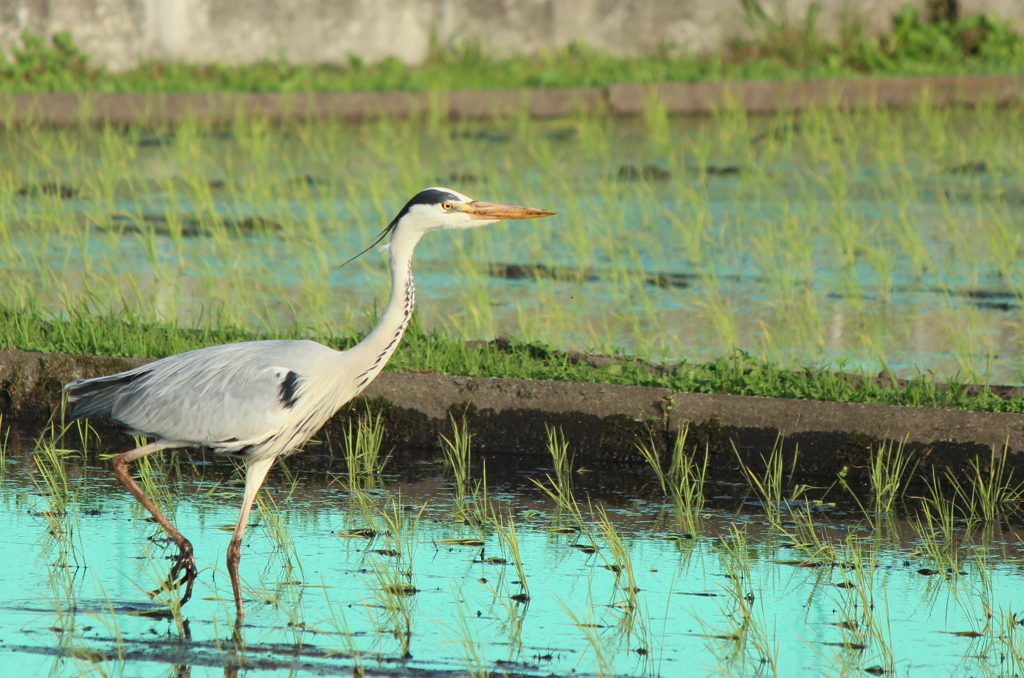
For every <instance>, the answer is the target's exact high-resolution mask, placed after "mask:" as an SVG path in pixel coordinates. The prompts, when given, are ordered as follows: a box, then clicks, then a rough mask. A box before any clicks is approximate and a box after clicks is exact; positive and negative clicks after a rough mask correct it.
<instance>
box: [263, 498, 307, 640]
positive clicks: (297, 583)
mask: <svg viewBox="0 0 1024 678" xmlns="http://www.w3.org/2000/svg"><path fill="white" fill-rule="evenodd" d="M256 507H257V510H258V512H259V513H258V515H259V519H258V520H259V524H260V526H261V527H262V528H263V533H264V534H265V535H266V536H267V537H268V538H269V540H270V542H271V544H273V550H272V551H271V557H270V558H268V559H267V561H266V564H265V565H264V570H263V572H262V574H261V576H260V585H259V587H258V589H257V590H258V591H259V593H258V594H257V596H256V597H257V600H263V601H264V602H265V603H266V604H268V605H272V606H273V607H274V609H276V610H278V611H280V612H282V613H283V614H284V616H285V618H286V619H287V620H288V623H287V626H288V628H290V629H292V631H293V634H294V641H295V644H296V645H297V646H301V645H302V635H301V633H302V629H303V628H304V626H305V625H304V624H303V619H302V615H303V605H302V593H303V590H304V587H305V585H306V582H305V579H306V576H305V573H304V572H303V569H302V563H301V561H300V560H299V554H298V549H296V547H295V540H294V539H293V538H292V535H291V532H290V530H289V529H288V524H287V522H286V520H285V519H284V517H283V516H282V514H281V510H280V508H279V507H278V505H277V502H276V501H274V498H273V496H272V495H271V494H270V493H269V492H260V493H259V494H257V495H256Z"/></svg>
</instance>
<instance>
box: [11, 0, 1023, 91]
mask: <svg viewBox="0 0 1024 678" xmlns="http://www.w3.org/2000/svg"><path fill="white" fill-rule="evenodd" d="M742 5H743V7H744V10H745V12H744V16H745V17H746V21H747V24H748V28H749V33H750V34H751V35H754V36H756V38H754V39H750V40H735V41H733V42H731V43H730V44H729V45H728V46H727V47H726V48H725V49H724V50H722V51H721V52H720V53H717V54H712V55H702V56H696V55H690V54H686V53H684V52H683V51H682V50H681V49H679V48H678V47H676V46H673V45H667V44H666V45H663V46H661V47H660V48H659V49H657V50H655V51H654V52H652V53H651V54H648V55H646V56H642V57H624V56H614V55H611V54H606V53H602V52H599V51H596V50H593V49H590V48H588V47H587V46H586V45H584V44H574V45H571V46H569V47H566V48H564V49H560V50H557V51H542V52H540V53H537V54H533V55H524V56H516V57H509V58H497V57H495V56H493V55H491V54H489V53H488V52H487V51H486V50H485V49H483V47H482V46H481V44H480V43H479V42H468V43H464V44H458V45H454V44H445V43H442V42H440V41H438V40H435V41H434V42H433V45H432V48H431V50H430V55H429V57H428V58H427V60H426V61H425V62H424V63H423V64H421V65H418V66H408V65H406V64H404V63H402V62H401V61H399V60H398V59H394V58H390V59H385V60H383V61H380V62H376V63H366V62H364V61H363V60H361V59H359V58H358V57H356V56H355V55H352V56H350V57H349V58H348V62H347V63H340V64H338V63H336V64H324V65H316V66H303V65H295V64H289V63H287V62H285V61H262V62H259V63H255V64H248V65H240V66H229V65H224V64H210V65H199V64H189V63H164V62H147V63H143V64H140V65H139V66H138V67H136V68H134V69H132V70H130V71H127V72H123V73H112V72H110V71H108V70H106V69H105V68H104V67H102V66H94V65H92V64H91V63H90V59H89V56H88V55H86V54H84V53H83V52H82V51H81V50H79V49H78V48H77V47H76V46H75V44H74V42H73V41H72V39H71V36H70V34H69V33H59V34H57V35H54V36H53V38H52V40H51V41H49V42H47V41H46V40H45V39H43V38H41V37H39V36H37V35H33V34H32V33H31V32H28V31H26V32H24V33H23V34H22V45H21V46H20V47H15V48H13V49H12V51H11V54H10V55H9V56H7V57H4V56H3V55H0V91H5V92H47V91H65V92H68V91H103V92H182V91H189V92H197V91H254V92H259V91H283V92H307V91H365V90H442V91H444V90H454V89H472V88H506V87H596V86H603V85H608V84H611V83H616V82H649V83H653V82H663V81H696V80H764V79H768V80H786V79H820V78H849V77H858V76H865V75H868V76H870V75H940V74H985V73H1020V72H1024V40H1022V38H1021V36H1020V35H1019V34H1018V33H1017V32H1015V31H1014V29H1013V27H1012V26H1011V25H1010V24H1009V23H1007V22H1006V21H1003V20H1001V19H998V18H996V17H994V16H991V15H972V16H964V17H959V18H956V19H952V20H951V19H947V18H941V17H940V18H937V19H934V20H931V21H928V20H925V19H924V18H923V17H922V15H921V13H920V12H919V10H917V9H916V8H913V7H910V6H905V7H904V8H903V9H902V10H901V11H900V12H899V13H898V14H897V15H896V16H895V17H894V18H893V27H892V30H891V31H890V32H889V33H887V34H885V35H883V36H881V37H880V38H869V37H867V36H866V34H865V31H864V27H863V23H862V22H860V21H858V20H856V19H855V18H852V17H851V18H850V19H848V20H847V21H846V22H844V25H843V27H842V30H841V32H840V36H839V38H838V40H835V41H824V40H821V39H819V37H818V36H817V33H818V31H817V28H816V23H817V12H816V9H815V8H816V7H817V5H814V4H812V6H811V9H810V10H809V11H808V13H807V15H806V18H805V20H804V21H803V23H802V24H799V25H794V24H791V23H789V22H788V21H786V20H785V19H779V18H777V17H775V16H773V15H770V14H769V13H768V12H766V11H765V10H764V8H763V4H762V2H760V0H742Z"/></svg>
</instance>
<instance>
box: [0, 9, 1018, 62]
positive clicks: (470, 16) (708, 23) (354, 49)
mask: <svg viewBox="0 0 1024 678" xmlns="http://www.w3.org/2000/svg"><path fill="white" fill-rule="evenodd" d="M812 1H813V0H762V2H763V5H764V6H765V7H766V8H768V9H769V10H770V11H771V12H772V13H773V14H775V15H777V16H783V17H785V18H786V19H787V20H788V21H789V22H791V23H795V24H798V23H800V22H801V21H802V19H803V17H804V16H805V15H806V12H807V7H808V6H809V5H811V4H812ZM929 1H930V0H818V4H819V6H820V8H821V13H820V16H819V18H818V22H817V26H818V28H819V32H820V33H821V34H822V35H825V36H835V35H836V34H837V33H838V31H839V28H840V26H841V25H842V22H843V19H844V16H851V15H852V16H855V17H857V18H859V19H861V20H863V21H864V22H865V24H866V26H867V28H868V31H869V32H871V33H875V34H877V33H879V32H881V31H884V30H886V29H887V28H888V27H889V26H890V24H891V17H892V15H893V14H894V13H895V12H896V11H897V10H898V8H899V7H900V6H902V5H904V4H908V2H909V4H913V5H916V6H918V7H921V8H922V9H924V8H926V7H927V6H928V3H929ZM959 7H960V11H961V13H962V14H968V13H975V12H992V13H995V14H998V15H1000V16H1002V17H1004V18H1006V19H1009V20H1011V21H1014V22H1015V24H1016V25H1017V26H1018V28H1019V29H1020V30H1024V1H1022V0H959ZM26 28H27V29H29V30H31V31H33V32H35V33H41V34H46V35H50V34H53V33H56V32H59V31H71V33H72V34H73V36H74V38H75V42H76V43H77V44H78V45H79V46H80V47H81V48H83V49H84V50H85V51H86V52H88V53H89V54H92V55H93V57H94V59H95V61H96V62H98V63H103V64H106V65H107V66H109V67H110V68H111V69H114V70H121V69H125V68H129V67H131V66H132V65H134V64H135V63H137V62H139V61H142V60H149V59H156V60H161V59H170V60H187V61H192V62H212V61H221V62H227V63H244V62H251V61H254V60H258V59H264V58H269V59H275V58H278V57H279V56H283V57H284V58H286V59H287V60H288V61H290V62H293V63H322V62H331V61H344V60H346V58H347V55H348V54H350V53H352V54H356V55H358V56H360V57H362V58H363V59H366V60H379V59H383V58H385V57H389V56H395V57H398V58H399V59H402V60H403V61H406V62H410V63H416V62H418V61H421V60H422V59H423V58H424V57H425V56H426V54H427V50H428V47H429V42H430V36H431V33H432V31H436V32H437V35H438V36H439V37H440V38H441V39H442V40H445V41H452V42H455V43H459V42H463V41H466V40H469V39H479V40H480V41H482V43H483V44H484V45H485V46H486V48H487V49H489V50H491V51H493V52H494V53H497V54H511V53H522V52H532V51H536V50H538V49H542V48H548V49H551V48H558V47H563V46H565V45H567V44H570V43H572V42H573V41H576V40H585V41H586V42H587V43H588V44H590V45H591V46H593V47H596V48H598V49H602V50H607V51H611V52H616V53H626V54H638V53H643V52H645V51H648V50H651V49H653V48H655V47H657V46H658V45H659V44H662V43H666V42H667V43H672V44H675V45H679V46H680V47H682V48H683V49H686V50H689V51H695V52H701V51H709V50H713V49H715V48H717V47H720V46H721V45H722V44H723V43H724V42H725V41H726V40H728V39H729V38H730V37H734V36H737V35H743V34H748V35H749V32H750V29H749V27H748V26H747V24H746V22H745V20H744V16H743V12H742V11H741V9H740V1H739V0H0V49H7V48H9V46H10V45H11V44H12V43H15V42H16V41H17V39H18V36H19V35H20V34H21V31H22V30H24V29H26Z"/></svg>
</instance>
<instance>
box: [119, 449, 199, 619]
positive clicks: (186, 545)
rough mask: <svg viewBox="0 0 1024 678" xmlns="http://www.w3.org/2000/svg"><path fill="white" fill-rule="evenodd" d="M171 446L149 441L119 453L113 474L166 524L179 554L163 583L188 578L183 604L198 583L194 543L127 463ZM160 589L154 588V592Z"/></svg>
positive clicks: (152, 513)
mask: <svg viewBox="0 0 1024 678" xmlns="http://www.w3.org/2000/svg"><path fill="white" fill-rule="evenodd" d="M168 447H169V446H168V445H166V444H160V443H150V444H148V445H143V446H142V447H138V448H136V449H134V450H129V451H127V452H124V453H123V454H119V455H117V456H116V457H114V459H113V461H114V475H115V476H117V479H118V480H119V481H120V483H121V484H122V485H124V486H125V487H126V488H127V489H128V491H129V492H131V493H132V494H133V495H134V496H135V498H136V499H138V500H139V503H140V504H142V505H143V506H144V507H145V508H146V510H147V511H149V513H150V515H152V516H153V519H154V520H156V522H157V523H158V524H159V525H160V527H162V528H164V532H166V533H167V536H168V537H170V538H171V540H172V541H173V542H174V543H175V544H176V545H177V547H178V557H177V559H176V560H175V561H174V566H173V567H171V573H170V575H168V577H167V583H166V584H164V586H166V587H167V588H170V587H172V586H173V585H174V584H175V583H177V584H180V583H181V582H182V581H183V582H185V595H183V596H182V597H181V603H180V604H181V605H184V604H185V603H187V602H188V601H189V598H191V597H192V584H193V583H195V580H196V576H197V575H198V571H197V570H196V561H195V558H193V557H192V543H191V542H189V540H188V539H185V537H184V535H182V534H181V532H178V530H177V528H175V527H174V525H172V524H171V521H170V520H168V519H167V516H165V515H164V514H163V512H162V511H161V510H160V509H159V508H157V505H156V504H155V503H154V502H153V500H152V499H150V498H149V497H147V496H146V494H145V493H144V492H143V491H142V488H141V487H139V484H138V483H137V482H135V478H132V474H131V471H130V470H129V468H128V464H130V463H131V462H133V461H135V460H136V459H141V458H142V457H145V456H148V455H150V454H153V453H154V452H159V451H160V450H165V449H167V448H168ZM179 574H181V575H182V578H181V581H178V582H175V580H176V579H177V578H178V575H179ZM159 590H160V589H157V591H159ZM157 591H154V592H153V594H155V593H156V592H157ZM153 594H151V595H153Z"/></svg>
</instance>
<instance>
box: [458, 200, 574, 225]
mask: <svg viewBox="0 0 1024 678" xmlns="http://www.w3.org/2000/svg"><path fill="white" fill-rule="evenodd" d="M459 211H461V212H465V213H466V214H469V215H470V216H472V217H473V218H474V219H491V220H498V219H536V218H537V217H549V216H551V215H552V214H555V212H552V211H551V210H542V209H540V208H539V207H523V206H522V205H502V204H501V203H497V202H483V201H481V200H474V201H472V202H467V203H465V204H463V205H462V207H461V209H460V210H459Z"/></svg>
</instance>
